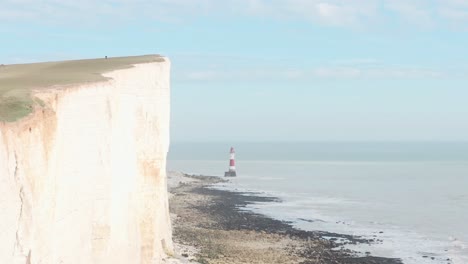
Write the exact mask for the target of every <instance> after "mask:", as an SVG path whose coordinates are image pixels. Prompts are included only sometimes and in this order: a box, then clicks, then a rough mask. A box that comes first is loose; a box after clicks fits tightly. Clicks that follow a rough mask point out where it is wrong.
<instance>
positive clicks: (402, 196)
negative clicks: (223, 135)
mask: <svg viewBox="0 0 468 264" xmlns="http://www.w3.org/2000/svg"><path fill="white" fill-rule="evenodd" d="M231 146H232V147H234V148H235V149H236V168H237V174H238V176H237V177H235V178H229V179H230V182H228V183H223V184H219V185H217V186H216V187H215V188H220V189H227V190H232V191H239V192H254V193H259V194H262V195H269V196H274V197H278V198H280V199H281V202H277V203H257V204H252V205H249V206H247V207H246V208H243V210H252V211H255V212H258V213H261V214H264V215H267V216H270V217H273V218H276V219H279V220H285V221H290V222H292V223H293V225H294V226H296V227H297V228H300V229H304V230H321V231H329V232H336V233H342V234H350V235H357V236H362V237H366V238H377V239H379V240H382V242H379V243H375V244H372V245H370V246H369V245H362V244H361V245H353V246H349V248H350V249H353V250H357V251H360V252H371V253H372V254H373V255H375V256H382V257H395V258H401V259H402V260H403V262H404V263H406V264H416V263H418V264H419V263H421V264H425V263H432V264H442V263H444V264H447V263H453V264H468V142H237V143H232V142H231V143H226V142H210V143H201V142H200V143H199V142H197V143H194V142H190V143H189V142H179V143H173V144H172V145H171V148H170V151H169V156H168V165H167V166H168V170H174V171H182V172H185V173H190V174H202V175H212V176H223V175H224V171H226V170H227V169H228V166H229V149H230V147H231Z"/></svg>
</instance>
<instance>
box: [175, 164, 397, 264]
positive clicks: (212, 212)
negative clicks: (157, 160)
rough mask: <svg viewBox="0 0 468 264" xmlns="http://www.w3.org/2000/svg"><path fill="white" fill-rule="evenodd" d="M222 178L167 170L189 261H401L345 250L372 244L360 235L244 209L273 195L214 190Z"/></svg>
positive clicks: (178, 233)
mask: <svg viewBox="0 0 468 264" xmlns="http://www.w3.org/2000/svg"><path fill="white" fill-rule="evenodd" d="M222 181H224V179H222V178H219V177H209V176H193V175H192V176H191V175H185V174H181V173H170V174H169V189H170V193H171V197H170V201H169V204H170V212H171V216H172V223H173V232H174V234H173V236H174V241H175V243H176V248H177V249H178V250H179V253H180V254H181V256H182V257H183V258H185V260H186V261H187V262H198V263H219V264H224V263H301V264H315V263H325V264H328V263H330V264H331V263H333V264H357V263H360V264H401V263H402V262H401V261H400V260H398V259H389V258H379V257H374V256H371V255H369V254H359V253H358V252H353V251H351V250H348V249H345V248H344V245H345V244H348V243H353V244H357V243H366V244H371V243H375V242H377V241H374V240H368V239H363V238H361V237H355V236H349V235H342V234H335V233H328V232H322V231H320V232H319V231H313V232H311V231H303V230H299V229H296V228H294V227H293V226H292V225H291V224H290V223H287V222H283V221H278V220H275V219H272V218H269V217H266V216H264V215H259V214H256V213H253V212H250V211H244V210H240V208H242V207H243V206H245V205H248V204H251V203H257V202H277V199H276V198H274V197H265V196H261V195H252V194H251V193H248V194H246V193H238V192H230V191H225V190H216V189H213V188H210V186H211V185H212V184H215V183H219V182H222Z"/></svg>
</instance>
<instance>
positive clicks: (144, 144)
mask: <svg viewBox="0 0 468 264" xmlns="http://www.w3.org/2000/svg"><path fill="white" fill-rule="evenodd" d="M123 61H124V62H123ZM111 62H112V61H111V60H104V59H101V60H86V61H75V62H64V63H52V64H50V63H49V64H48V66H47V67H45V68H42V70H34V67H33V66H34V65H36V66H37V64H34V65H33V64H30V65H33V66H27V65H26V66H27V67H33V70H32V71H30V72H32V75H33V76H29V75H27V74H26V75H25V72H26V73H27V71H22V72H21V74H19V75H16V76H13V75H11V72H10V73H8V74H5V72H6V70H4V74H3V80H0V86H3V87H0V90H2V91H1V92H2V93H3V94H6V93H8V94H9V96H11V95H13V97H12V98H13V99H12V100H10V101H7V102H6V103H5V101H4V102H3V107H4V108H2V107H0V110H1V111H3V116H6V117H8V113H5V111H6V109H8V107H11V106H14V107H16V106H17V105H15V104H13V105H11V104H10V103H11V102H26V104H21V105H20V108H21V107H23V108H24V107H28V108H30V109H31V111H30V113H29V115H27V116H25V117H23V116H15V117H14V118H12V119H14V120H16V121H15V122H0V193H1V194H2V195H1V197H0V263H21V264H23V263H24V264H33V263H67V264H68V263H161V262H162V259H163V258H164V257H166V256H167V255H170V254H172V250H173V249H172V247H173V246H172V231H171V223H170V218H169V210H168V199H167V187H166V174H165V173H166V154H167V151H168V147H169V110H170V85H169V83H170V82H169V79H170V62H169V61H168V59H166V58H163V57H159V56H156V57H155V56H152V57H151V56H150V57H145V58H143V57H133V59H121V62H116V63H113V64H112V65H111V66H112V67H110V66H109V65H110V64H109V63H111ZM114 62H115V61H114ZM93 63H94V64H93ZM96 63H97V64H99V63H101V64H102V63H104V64H105V65H106V66H105V67H99V65H98V66H96ZM64 65H65V66H64ZM23 66H24V65H23ZM42 66H43V65H42ZM94 66H96V67H98V69H96V68H92V67H94ZM54 67H55V68H54ZM64 67H65V68H64ZM90 67H91V69H90ZM35 69H37V68H35ZM39 69H41V68H40V67H39ZM54 69H55V70H56V71H54ZM64 70H66V71H67V72H68V73H73V74H72V75H68V76H66V75H65V76H66V78H63V77H64V75H63V74H64V73H63V71H64ZM13 73H14V71H13ZM46 74H49V75H50V76H54V78H57V79H58V80H55V79H54V80H53V81H51V82H50V83H40V82H39V83H38V84H39V85H38V87H35V86H34V80H38V79H37V78H39V80H47V78H44V77H43V76H46ZM55 74H57V76H55ZM61 74H62V75H61ZM5 76H6V77H5ZM12 76H13V77H12ZM70 76H72V77H70ZM89 76H93V77H90V78H88V77H89ZM1 77H2V75H0V79H2V78H1ZM15 78H16V79H15ZM22 78H24V79H22ZM41 78H42V79H41ZM5 80H6V81H5ZM18 80H20V81H22V82H23V83H25V84H24V85H19V86H18V87H14V86H13V85H15V81H18ZM5 84H12V85H10V86H8V87H6V86H5ZM28 89H29V90H30V91H31V92H26V91H29V90H28ZM18 94H20V96H18ZM25 94H27V95H28V96H31V97H30V98H34V99H30V98H29V97H28V96H25ZM5 98H6V97H5ZM18 98H19V99H18ZM15 100H16V101H15ZM21 100H23V101H21ZM34 102H38V103H34ZM9 104H10V105H9ZM0 106H2V102H1V100H0ZM18 118H19V119H18Z"/></svg>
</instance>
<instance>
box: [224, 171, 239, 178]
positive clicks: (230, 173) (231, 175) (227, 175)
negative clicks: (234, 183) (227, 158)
mask: <svg viewBox="0 0 468 264" xmlns="http://www.w3.org/2000/svg"><path fill="white" fill-rule="evenodd" d="M236 176H237V174H236V171H226V172H225V173H224V177H236Z"/></svg>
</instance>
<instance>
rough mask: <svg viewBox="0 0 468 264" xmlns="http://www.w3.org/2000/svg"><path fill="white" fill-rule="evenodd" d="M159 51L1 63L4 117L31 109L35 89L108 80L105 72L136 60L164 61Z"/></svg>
mask: <svg viewBox="0 0 468 264" xmlns="http://www.w3.org/2000/svg"><path fill="white" fill-rule="evenodd" d="M163 60H164V59H163V58H162V57H161V56H159V55H145V56H134V57H118V58H108V59H104V58H102V59H89V60H74V61H60V62H43V63H31V64H15V65H1V66H0V121H6V122H12V121H16V120H18V119H20V118H22V117H24V116H26V115H28V114H29V113H31V111H32V109H33V107H34V105H36V104H39V105H41V106H43V105H44V103H43V102H41V101H40V100H38V99H37V98H35V99H33V98H31V90H32V89H47V88H50V87H52V86H60V85H69V84H82V83H90V82H98V81H104V80H106V78H105V77H104V76H102V74H103V73H105V72H109V71H113V70H118V69H125V68H130V67H131V66H132V65H133V64H139V63H149V62H162V61H163Z"/></svg>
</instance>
